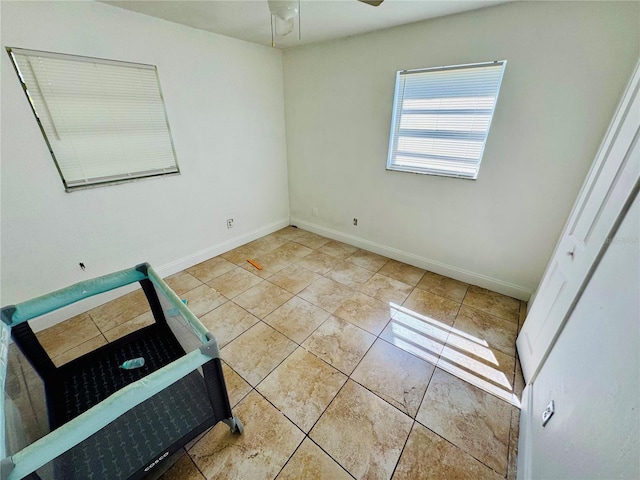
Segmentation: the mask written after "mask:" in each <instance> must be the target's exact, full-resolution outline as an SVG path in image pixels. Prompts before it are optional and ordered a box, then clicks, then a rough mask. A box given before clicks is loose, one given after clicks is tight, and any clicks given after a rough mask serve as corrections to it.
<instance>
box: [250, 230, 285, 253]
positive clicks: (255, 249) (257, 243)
mask: <svg viewBox="0 0 640 480" xmlns="http://www.w3.org/2000/svg"><path fill="white" fill-rule="evenodd" d="M285 243H288V240H286V239H284V238H282V237H279V236H277V235H267V236H266V237H262V238H258V239H257V240H254V241H253V242H250V243H248V244H247V248H248V249H249V250H250V251H252V253H253V256H254V257H259V256H260V255H265V254H267V253H269V252H272V251H274V250H276V249H277V248H279V247H281V246H282V245H284V244H285Z"/></svg>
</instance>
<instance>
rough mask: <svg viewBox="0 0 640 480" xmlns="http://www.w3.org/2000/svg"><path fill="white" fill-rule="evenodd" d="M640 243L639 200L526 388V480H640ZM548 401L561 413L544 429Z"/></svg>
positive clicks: (523, 440) (524, 440)
mask: <svg viewBox="0 0 640 480" xmlns="http://www.w3.org/2000/svg"><path fill="white" fill-rule="evenodd" d="M638 242H640V197H636V200H635V202H634V204H633V206H632V207H631V209H630V210H629V212H628V213H627V214H626V216H625V219H624V221H623V222H622V224H621V226H620V229H619V230H618V232H617V233H616V235H615V236H614V237H613V239H612V241H611V243H610V244H609V247H608V249H607V251H606V253H605V255H604V256H603V258H602V260H601V262H600V264H599V265H598V267H597V268H596V270H595V272H594V274H593V276H592V277H591V279H590V281H589V283H588V285H587V287H586V289H585V291H584V293H583V294H582V296H581V298H580V300H579V301H578V303H577V304H576V307H575V309H574V311H573V312H572V314H571V316H570V317H569V320H568V322H567V324H566V326H565V327H564V329H563V331H562V333H561V334H560V336H559V337H558V341H557V342H556V344H555V345H554V347H553V350H551V353H550V354H549V357H548V358H547V360H546V361H545V364H544V366H543V367H542V369H541V370H540V373H539V374H538V376H537V377H536V379H535V381H534V383H533V384H532V385H529V386H528V387H527V388H528V389H530V388H531V389H532V401H531V405H526V410H523V421H525V422H526V421H530V424H529V426H528V428H527V426H525V428H524V431H525V432H526V431H530V436H528V435H525V436H521V443H520V444H521V445H522V446H523V447H524V443H526V444H527V445H530V451H529V452H528V455H527V457H529V458H527V460H528V462H527V463H528V465H530V471H529V472H527V471H523V472H522V474H523V475H524V476H523V477H521V478H544V479H549V480H552V479H559V480H560V479H561V480H569V479H607V480H609V479H614V478H625V479H626V478H628V479H637V478H640V453H639V452H640V398H639V396H638V393H639V392H640V356H639V355H638V351H639V350H640V323H639V322H638V319H639V318H640V249H639V248H638ZM550 400H554V401H555V407H556V413H555V414H554V416H553V417H552V418H551V420H550V421H549V423H548V424H547V426H546V427H544V428H543V427H542V425H541V422H540V415H541V413H542V410H543V409H544V407H545V406H546V405H547V403H548V402H549V401H550ZM523 442H524V443H523ZM527 448H529V447H528V446H527ZM520 451H521V452H522V451H523V448H521V449H520ZM520 466H521V465H518V472H519V474H520ZM527 473H529V475H530V476H526V474H527Z"/></svg>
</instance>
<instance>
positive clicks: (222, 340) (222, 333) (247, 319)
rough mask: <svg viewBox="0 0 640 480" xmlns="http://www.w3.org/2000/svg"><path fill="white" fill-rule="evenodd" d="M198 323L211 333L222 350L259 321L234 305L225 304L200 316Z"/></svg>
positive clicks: (230, 303) (231, 303)
mask: <svg viewBox="0 0 640 480" xmlns="http://www.w3.org/2000/svg"><path fill="white" fill-rule="evenodd" d="M200 321H201V322H202V324H203V325H204V326H205V327H207V328H208V329H209V331H210V332H211V333H213V335H214V336H215V337H216V340H217V341H218V345H219V346H220V348H222V347H224V346H225V345H226V344H228V343H229V342H231V341H232V340H233V339H234V338H236V337H238V336H239V335H241V334H242V333H244V332H246V331H247V330H249V328H251V327H253V326H254V325H255V324H256V323H258V322H259V321H260V320H259V319H258V318H257V317H254V316H253V315H251V314H250V313H249V312H247V311H246V310H245V309H244V308H242V307H239V306H238V305H236V304H235V303H233V302H227V303H225V304H223V305H221V306H219V307H218V308H216V309H215V310H212V311H210V312H209V313H207V314H206V315H203V316H201V317H200Z"/></svg>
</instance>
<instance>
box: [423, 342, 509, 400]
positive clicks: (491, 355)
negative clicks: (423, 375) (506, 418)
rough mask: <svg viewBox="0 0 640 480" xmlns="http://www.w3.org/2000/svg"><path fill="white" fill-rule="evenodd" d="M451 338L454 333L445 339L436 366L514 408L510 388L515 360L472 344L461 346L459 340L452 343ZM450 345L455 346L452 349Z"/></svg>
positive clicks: (461, 343) (462, 343) (496, 351)
mask: <svg viewBox="0 0 640 480" xmlns="http://www.w3.org/2000/svg"><path fill="white" fill-rule="evenodd" d="M455 337H456V334H455V333H451V335H449V338H448V339H447V345H445V347H444V349H443V350H442V353H441V354H440V359H439V360H438V363H437V365H436V366H437V367H438V368H440V369H442V370H446V371H447V372H449V373H451V374H452V375H455V376H456V377H458V378H460V379H462V380H464V381H466V382H468V383H470V384H472V385H475V386H476V387H478V388H480V389H482V390H484V391H485V392H488V393H491V394H492V395H495V396H497V397H498V398H501V399H502V400H504V401H506V402H509V403H512V404H513V405H518V401H517V399H516V398H515V393H514V385H513V374H514V370H515V359H514V358H513V357H510V356H509V355H506V354H504V353H502V352H500V351H498V350H492V349H490V348H486V347H480V346H478V344H476V343H474V342H469V343H466V344H465V342H464V341H462V340H461V339H457V340H455V341H454V340H453V338H455ZM449 342H451V343H449ZM453 343H456V344H457V346H456V347H453V346H452V345H453Z"/></svg>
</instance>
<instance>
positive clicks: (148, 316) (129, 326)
mask: <svg viewBox="0 0 640 480" xmlns="http://www.w3.org/2000/svg"><path fill="white" fill-rule="evenodd" d="M154 323H156V320H155V318H153V314H152V313H151V312H146V313H143V314H142V315H138V316H137V317H136V318H134V319H133V320H129V321H128V322H125V323H123V324H121V325H118V326H117V327H115V328H112V329H111V330H107V331H106V332H104V337H105V338H106V339H107V341H108V342H113V341H114V340H117V339H118V338H121V337H124V336H125V335H129V334H130V333H132V332H135V331H136V330H140V329H141V328H144V327H147V326H149V325H153V324H154Z"/></svg>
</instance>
